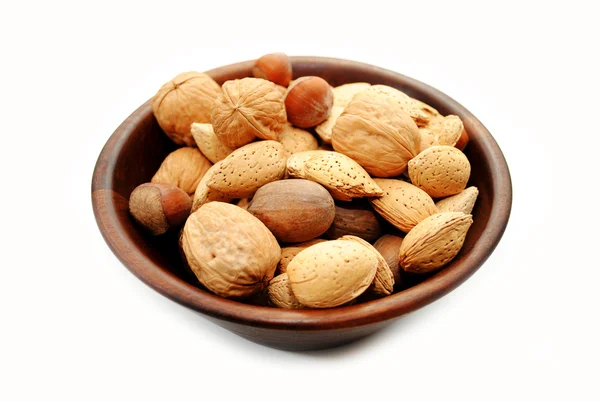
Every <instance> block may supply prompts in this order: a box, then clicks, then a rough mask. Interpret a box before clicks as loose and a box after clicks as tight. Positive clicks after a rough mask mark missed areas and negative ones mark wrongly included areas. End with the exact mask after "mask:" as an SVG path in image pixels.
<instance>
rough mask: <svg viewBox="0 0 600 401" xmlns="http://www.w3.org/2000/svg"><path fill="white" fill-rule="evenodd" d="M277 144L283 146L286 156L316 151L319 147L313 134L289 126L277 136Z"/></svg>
mask: <svg viewBox="0 0 600 401" xmlns="http://www.w3.org/2000/svg"><path fill="white" fill-rule="evenodd" d="M279 142H280V143H281V144H282V145H283V147H284V149H285V150H286V152H287V153H288V155H291V154H293V153H298V152H304V151H307V150H316V149H317V148H318V147H319V143H318V142H317V138H315V137H314V136H313V134H311V133H310V132H308V131H305V130H303V129H300V128H296V127H294V126H293V125H289V124H288V125H286V126H285V128H284V129H283V132H282V133H281V134H280V135H279Z"/></svg>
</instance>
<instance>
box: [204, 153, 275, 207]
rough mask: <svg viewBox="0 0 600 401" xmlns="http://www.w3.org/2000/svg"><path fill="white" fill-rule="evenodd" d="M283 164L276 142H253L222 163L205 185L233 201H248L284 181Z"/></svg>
mask: <svg viewBox="0 0 600 401" xmlns="http://www.w3.org/2000/svg"><path fill="white" fill-rule="evenodd" d="M286 160H287V155H286V153H285V149H284V148H283V145H282V144H280V143H279V142H276V141H258V142H254V143H251V144H249V145H246V146H243V147H241V148H239V149H236V150H235V151H233V152H232V153H231V154H230V155H229V156H227V157H226V158H225V159H223V160H222V161H221V164H220V165H219V167H218V168H217V169H216V171H215V172H214V174H213V175H212V177H211V178H210V179H209V180H208V181H207V183H206V185H208V187H209V188H210V189H214V190H216V191H218V192H220V193H222V194H225V195H227V196H230V197H232V198H247V197H250V196H252V195H253V194H254V192H256V190H257V189H258V188H260V187H262V186H263V185H265V184H267V183H269V182H271V181H275V180H279V179H281V178H283V175H284V174H285V166H286Z"/></svg>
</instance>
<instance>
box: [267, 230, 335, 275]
mask: <svg viewBox="0 0 600 401" xmlns="http://www.w3.org/2000/svg"><path fill="white" fill-rule="evenodd" d="M321 242H327V240H324V239H320V238H317V239H313V240H310V241H306V242H301V243H299V244H294V245H292V246H288V247H285V248H281V259H280V260H279V264H278V265H277V273H278V274H280V273H285V272H286V271H287V267H288V265H289V264H290V262H291V261H292V259H294V258H295V257H296V255H298V254H299V253H300V252H301V251H302V250H304V249H306V248H308V247H309V246H313V245H315V244H319V243H321Z"/></svg>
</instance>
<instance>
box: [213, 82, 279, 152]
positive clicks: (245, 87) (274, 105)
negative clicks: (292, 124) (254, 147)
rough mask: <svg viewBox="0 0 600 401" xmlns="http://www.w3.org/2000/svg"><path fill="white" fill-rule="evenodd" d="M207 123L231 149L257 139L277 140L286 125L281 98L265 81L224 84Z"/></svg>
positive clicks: (273, 85) (272, 86)
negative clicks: (210, 124)
mask: <svg viewBox="0 0 600 401" xmlns="http://www.w3.org/2000/svg"><path fill="white" fill-rule="evenodd" d="M210 122H211V123H212V125H213V128H214V130H215V134H216V135H217V137H218V138H219V139H220V140H221V142H223V143H224V144H225V145H226V146H228V147H230V148H232V149H237V148H239V147H240V146H243V145H246V144H248V143H250V142H252V141H253V140H254V139H255V138H256V137H258V138H262V139H275V140H276V139H277V138H278V137H279V134H280V133H281V132H282V131H283V128H284V126H285V124H286V123H287V117H286V114H285V105H284V103H283V96H282V94H281V92H280V91H279V90H277V87H276V85H275V84H274V83H272V82H269V81H267V80H264V79H260V78H243V79H236V80H232V81H227V82H225V83H224V84H223V88H222V92H221V94H219V96H218V97H217V99H216V100H215V102H214V105H213V108H212V114H211V121H210Z"/></svg>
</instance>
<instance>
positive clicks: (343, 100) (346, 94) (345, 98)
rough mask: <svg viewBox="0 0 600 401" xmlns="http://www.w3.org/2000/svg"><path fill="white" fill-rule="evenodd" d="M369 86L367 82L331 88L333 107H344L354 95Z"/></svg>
mask: <svg viewBox="0 0 600 401" xmlns="http://www.w3.org/2000/svg"><path fill="white" fill-rule="evenodd" d="M370 86H371V84H369V83H367V82H352V83H349V84H344V85H340V86H336V87H335V88H333V105H334V106H338V107H346V106H348V104H349V103H350V102H351V101H352V98H354V95H356V94H357V93H360V92H362V91H364V90H365V89H367V88H369V87H370Z"/></svg>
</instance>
